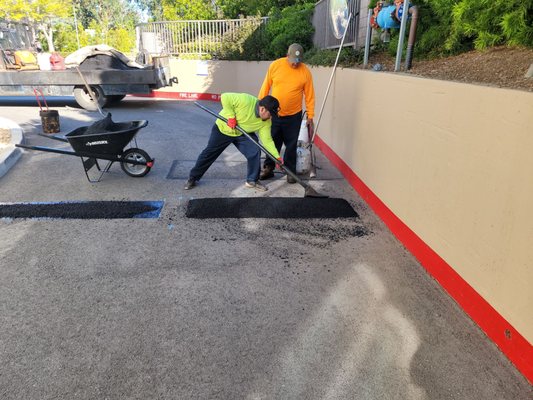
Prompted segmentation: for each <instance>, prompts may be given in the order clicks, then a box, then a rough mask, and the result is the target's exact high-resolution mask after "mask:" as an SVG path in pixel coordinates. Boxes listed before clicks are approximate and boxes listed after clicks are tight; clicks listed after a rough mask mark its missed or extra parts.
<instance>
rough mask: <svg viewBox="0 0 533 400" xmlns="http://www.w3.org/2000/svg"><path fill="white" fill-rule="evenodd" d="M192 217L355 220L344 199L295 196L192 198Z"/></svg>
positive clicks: (187, 213)
mask: <svg viewBox="0 0 533 400" xmlns="http://www.w3.org/2000/svg"><path fill="white" fill-rule="evenodd" d="M185 215H186V216H187V217H189V218H355V217H357V213H356V212H355V210H354V209H353V208H352V206H351V205H350V204H349V203H348V202H347V201H346V200H344V199H332V198H312V197H304V198H293V197H232V198H210V199H193V200H190V201H189V204H188V205H187V211H186V212H185Z"/></svg>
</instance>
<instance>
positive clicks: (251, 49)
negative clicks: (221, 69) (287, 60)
mask: <svg viewBox="0 0 533 400" xmlns="http://www.w3.org/2000/svg"><path fill="white" fill-rule="evenodd" d="M312 14H313V6H312V5H302V6H292V7H286V8H284V9H283V10H281V11H275V12H273V13H272V14H271V15H270V19H269V21H268V23H267V24H266V26H263V27H262V28H261V29H258V27H257V20H255V21H256V22H255V23H253V24H252V23H250V24H246V25H245V26H244V27H243V28H241V29H240V30H239V32H238V33H237V35H233V36H231V38H228V39H226V40H224V44H223V48H222V51H221V52H220V53H219V54H217V57H219V58H221V59H226V60H271V59H273V58H278V57H283V56H284V55H285V54H286V53H287V49H288V48H289V46H290V45H291V44H292V43H300V44H301V45H302V46H303V47H304V49H310V48H311V47H312V45H313V44H312V36H313V32H314V28H313V25H312V24H311V16H312ZM251 21H254V20H253V19H251Z"/></svg>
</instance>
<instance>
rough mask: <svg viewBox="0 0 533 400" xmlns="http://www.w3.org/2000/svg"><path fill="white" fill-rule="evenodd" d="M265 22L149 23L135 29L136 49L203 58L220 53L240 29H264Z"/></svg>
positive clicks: (259, 19)
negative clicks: (206, 55) (203, 56)
mask: <svg viewBox="0 0 533 400" xmlns="http://www.w3.org/2000/svg"><path fill="white" fill-rule="evenodd" d="M266 21H267V18H266V17H265V18H245V19H226V20H203V21H191V20H186V21H165V22H149V23H145V24H141V25H138V26H137V41H138V46H137V48H138V49H140V50H146V51H148V52H149V53H166V54H170V55H175V56H179V55H200V56H201V55H205V54H210V55H213V54H216V53H217V52H220V50H221V49H222V47H223V46H224V44H226V43H233V42H234V41H235V40H236V39H237V38H239V36H240V35H241V32H242V30H243V29H245V28H247V29H249V28H252V29H264V25H265V23H266Z"/></svg>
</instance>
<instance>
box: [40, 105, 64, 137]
mask: <svg viewBox="0 0 533 400" xmlns="http://www.w3.org/2000/svg"><path fill="white" fill-rule="evenodd" d="M39 115H40V116H41V122H42V124H43V133H58V132H59V131H60V128H59V112H57V111H56V110H48V111H39Z"/></svg>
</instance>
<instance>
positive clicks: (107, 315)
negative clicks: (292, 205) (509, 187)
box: [0, 97, 533, 400]
mask: <svg viewBox="0 0 533 400" xmlns="http://www.w3.org/2000/svg"><path fill="white" fill-rule="evenodd" d="M204 104H205V105H207V106H208V107H211V108H213V109H215V110H219V108H220V105H219V104H217V103H209V102H205V103H204ZM49 105H50V106H51V107H52V108H53V109H57V110H58V111H59V114H60V123H61V128H62V129H61V133H63V134H64V133H67V132H69V131H71V130H73V129H75V128H77V127H79V126H84V125H88V124H90V123H91V122H93V121H96V120H97V119H99V118H101V116H100V115H99V114H98V113H95V112H87V111H84V110H81V109H79V108H77V107H76V105H75V103H74V101H73V100H71V99H68V98H67V99H59V98H54V99H51V100H50V101H49ZM107 111H110V112H111V113H112V115H113V119H114V120H115V121H130V120H144V119H146V120H148V121H149V124H148V126H147V127H146V128H143V129H142V130H141V131H140V132H139V134H138V136H137V138H138V141H139V142H138V144H139V147H141V148H143V149H144V150H146V151H147V152H148V153H149V154H150V155H151V156H152V157H154V158H155V160H156V161H155V166H154V168H153V170H152V171H151V172H150V173H149V174H148V175H147V176H146V177H143V178H131V177H129V176H127V175H125V174H124V173H123V171H122V170H121V169H120V167H119V166H118V165H114V166H113V167H112V168H111V170H110V171H109V173H107V174H105V175H104V177H103V178H102V180H101V182H99V183H95V184H92V183H89V182H88V181H87V180H86V178H85V174H84V172H83V167H82V164H81V162H80V160H79V158H77V157H71V156H65V155H60V154H53V153H45V152H35V151H25V152H24V153H23V155H22V157H21V158H20V160H19V161H18V162H17V164H16V165H15V166H14V167H13V168H11V170H10V171H9V172H8V173H7V174H6V175H5V176H3V177H2V178H0V202H2V203H13V202H17V203H18V202H57V201H88V200H135V201H136V200H148V201H163V202H164V207H163V210H162V212H161V215H160V216H159V218H153V219H90V220H77V219H0V243H1V246H0V360H1V363H0V398H2V399H24V400H26V399H513V400H518V399H524V400H525V399H531V398H532V395H533V391H532V388H531V386H530V384H529V383H528V382H527V381H526V379H525V378H524V377H523V376H522V375H521V374H520V373H519V372H518V371H517V370H516V369H515V368H514V366H513V365H512V364H511V363H510V362H509V361H508V360H507V358H505V356H504V355H502V354H501V353H500V351H499V350H498V349H497V348H496V346H495V345H494V344H493V343H492V342H491V341H490V340H489V339H487V337H486V336H485V335H484V334H483V332H481V331H480V329H479V328H478V327H477V326H476V325H475V324H474V323H473V322H472V321H471V320H470V319H469V318H468V316H467V315H466V314H465V313H464V312H463V311H462V310H461V309H460V308H459V307H458V306H457V305H456V303H455V302H454V301H453V300H452V299H451V298H450V297H449V296H448V295H447V294H446V293H445V292H444V291H443V290H442V288H441V287H440V286H439V285H438V284H437V283H436V282H435V281H434V280H433V279H432V278H431V277H430V276H428V275H427V273H426V272H425V271H424V269H423V268H422V267H421V266H420V265H419V263H418V262H417V261H416V259H414V257H413V256H412V255H411V254H410V253H408V252H407V251H406V250H405V248H404V247H403V246H402V245H401V244H400V243H399V242H398V241H397V240H396V239H395V238H394V236H392V234H391V233H390V232H389V231H388V229H387V228H386V227H385V225H384V224H383V223H382V222H381V221H380V220H379V219H378V218H377V217H376V216H375V215H374V213H373V212H372V211H371V210H370V209H369V208H368V207H367V205H366V204H365V203H364V202H363V201H362V199H361V198H360V197H359V196H358V194H357V193H356V192H355V191H354V190H353V189H352V188H351V187H350V186H349V185H348V183H347V182H346V181H345V180H344V179H343V177H342V176H341V175H340V173H339V172H338V171H336V170H335V169H334V167H333V166H332V165H331V164H330V163H329V162H328V161H327V159H326V158H325V157H323V156H322V155H321V154H320V153H319V152H318V161H319V165H320V166H321V167H322V169H320V170H319V171H318V178H317V179H316V180H313V181H312V182H311V183H312V185H313V187H315V188H316V189H317V190H319V191H320V192H323V193H327V194H328V195H330V196H331V197H335V198H343V199H346V200H347V201H348V202H349V203H350V204H351V205H352V206H353V208H354V209H355V211H356V212H357V214H358V215H359V217H358V218H348V219H323V220H322V219H255V218H246V219H190V218H187V217H186V216H185V210H186V206H187V203H188V201H189V200H190V199H193V198H195V199H197V198H215V197H221V198H227V197H252V196H265V197H303V189H302V188H301V187H299V186H298V185H288V184H287V183H286V181H285V180H284V179H283V177H282V176H281V175H278V177H277V178H276V179H275V180H274V181H272V182H269V183H268V186H269V189H270V190H269V191H268V192H265V193H257V192H255V191H253V190H251V189H247V188H245V187H244V185H243V184H244V177H245V160H244V158H243V157H242V156H241V155H240V153H238V152H237V151H236V150H235V149H228V151H227V152H226V153H224V155H223V157H221V158H220V159H219V161H218V162H217V163H215V165H214V166H213V168H212V170H210V171H208V173H207V174H206V176H205V177H204V179H202V180H201V182H200V185H199V186H198V187H196V188H194V189H193V190H190V191H184V190H183V189H182V188H183V185H184V183H185V181H186V179H187V177H188V170H189V169H190V168H191V167H192V165H193V163H194V161H195V160H196V157H197V156H198V154H199V153H200V151H201V150H202V149H203V147H204V146H205V144H206V142H207V138H208V136H209V133H210V127H211V125H212V123H213V122H214V119H213V117H212V116H210V115H209V114H207V113H205V112H204V111H202V110H200V109H199V108H197V107H195V106H194V104H193V103H192V102H180V101H170V100H156V99H147V98H132V97H128V98H126V99H125V100H124V101H123V102H121V103H120V104H118V105H117V106H115V107H112V108H110V109H108V110H107ZM0 115H1V116H3V117H5V118H10V119H11V120H13V121H14V122H16V123H18V124H19V125H20V126H21V127H22V129H23V131H24V135H25V140H26V143H27V144H30V145H42V146H52V147H59V148H65V149H68V148H69V146H68V144H65V143H61V142H57V141H53V140H50V139H47V138H44V137H41V136H38V135H37V134H38V133H39V132H40V129H41V126H40V119H39V113H38V108H37V107H36V105H35V104H34V100H33V99H30V98H27V99H1V100H0Z"/></svg>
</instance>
